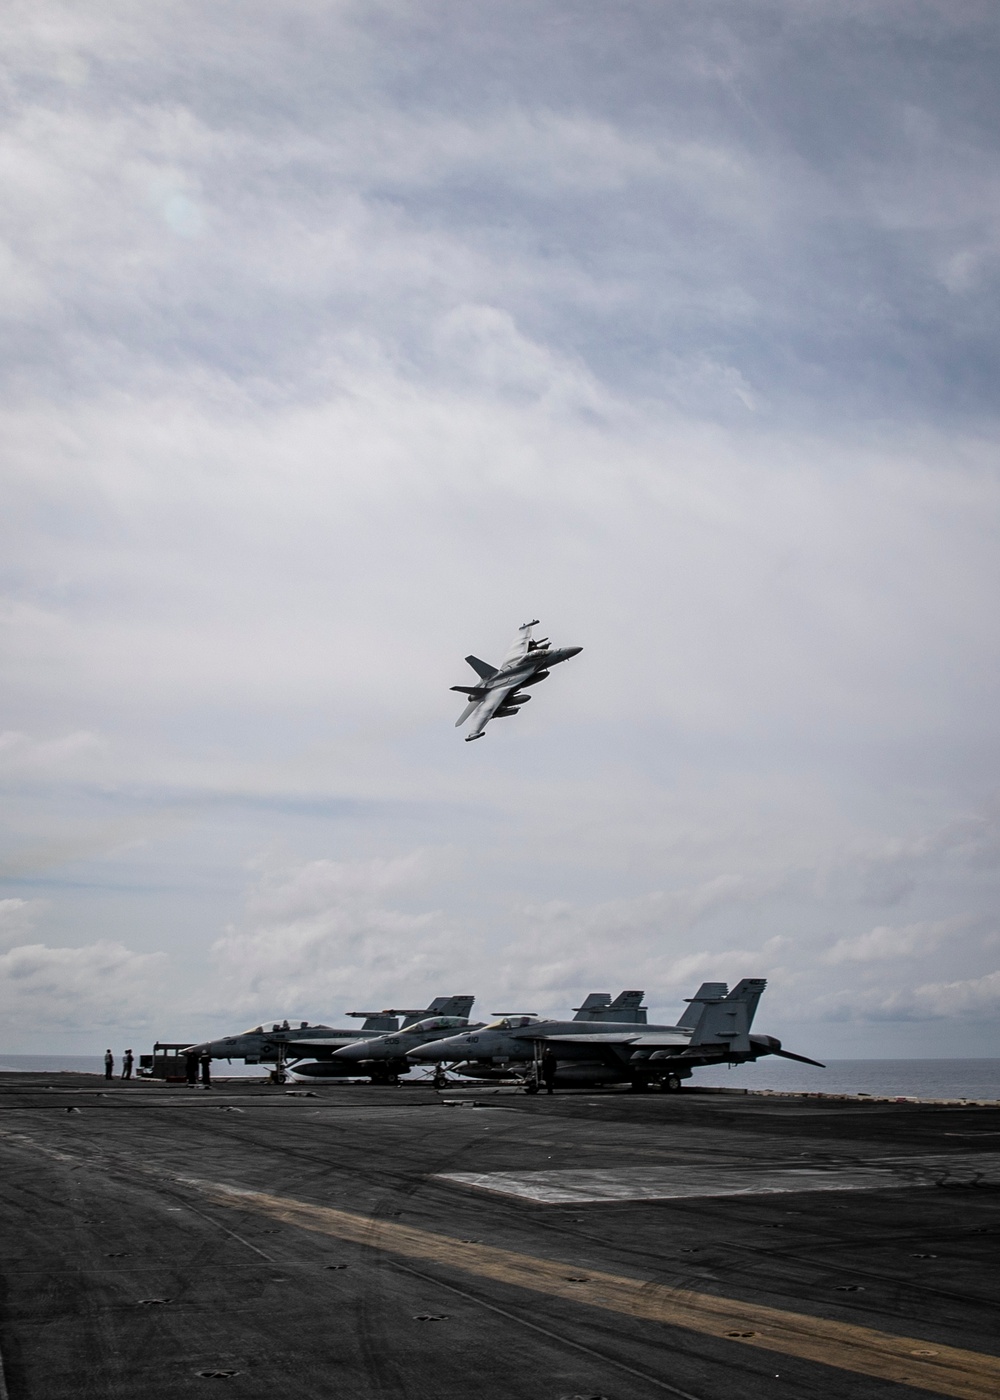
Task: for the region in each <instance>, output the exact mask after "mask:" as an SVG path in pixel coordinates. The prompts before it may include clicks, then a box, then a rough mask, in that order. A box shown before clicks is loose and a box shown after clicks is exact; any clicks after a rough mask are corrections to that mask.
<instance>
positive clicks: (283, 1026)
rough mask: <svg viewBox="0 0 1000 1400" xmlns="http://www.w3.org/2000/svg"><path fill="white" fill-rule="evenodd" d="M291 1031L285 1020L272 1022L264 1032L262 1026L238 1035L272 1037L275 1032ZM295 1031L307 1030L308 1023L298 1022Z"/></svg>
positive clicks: (253, 1027)
mask: <svg viewBox="0 0 1000 1400" xmlns="http://www.w3.org/2000/svg"><path fill="white" fill-rule="evenodd" d="M291 1029H292V1027H291V1026H290V1025H289V1024H288V1022H287V1020H286V1021H272V1022H271V1023H270V1029H269V1030H268V1031H265V1030H264V1027H263V1026H251V1027H250V1029H249V1030H246V1031H240V1035H273V1034H274V1032H275V1031H290V1030H291ZM296 1029H297V1030H300V1031H307V1030H309V1022H308V1021H300V1022H299V1024H298V1026H297V1027H296Z"/></svg>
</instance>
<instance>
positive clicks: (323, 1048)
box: [289, 996, 475, 1084]
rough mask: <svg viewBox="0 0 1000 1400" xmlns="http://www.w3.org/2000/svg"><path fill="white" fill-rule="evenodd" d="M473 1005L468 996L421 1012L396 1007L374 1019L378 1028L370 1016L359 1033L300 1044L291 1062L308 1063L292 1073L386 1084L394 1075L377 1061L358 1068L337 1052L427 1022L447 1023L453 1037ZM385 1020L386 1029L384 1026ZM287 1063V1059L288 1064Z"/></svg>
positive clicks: (439, 1000) (294, 1067) (445, 999)
mask: <svg viewBox="0 0 1000 1400" xmlns="http://www.w3.org/2000/svg"><path fill="white" fill-rule="evenodd" d="M474 1001H475V997H472V996H455V997H435V998H434V1000H433V1001H432V1002H431V1004H430V1006H428V1007H426V1008H425V1009H424V1010H423V1011H402V1010H400V1009H399V1008H398V1007H397V1008H393V1009H390V1010H388V1011H384V1012H381V1013H380V1014H379V1016H378V1019H379V1020H380V1021H381V1022H382V1024H381V1025H378V1026H372V1025H370V1024H369V1021H370V1020H372V1019H374V1015H373V1016H370V1017H369V1021H365V1024H364V1026H363V1027H362V1029H361V1032H358V1031H352V1032H347V1033H346V1035H345V1033H344V1032H340V1031H334V1032H333V1033H332V1034H331V1035H328V1036H317V1037H316V1038H315V1039H305V1040H300V1041H299V1042H298V1043H297V1044H296V1046H295V1056H294V1058H295V1059H296V1060H297V1061H298V1060H303V1059H305V1058H306V1057H309V1061H310V1062H309V1063H308V1064H299V1063H296V1064H294V1065H292V1066H291V1069H292V1073H293V1074H295V1075H301V1076H302V1077H303V1078H305V1079H346V1078H355V1077H357V1076H358V1075H364V1074H370V1075H371V1080H372V1083H373V1084H387V1083H389V1082H390V1081H391V1080H392V1079H393V1078H394V1077H395V1075H394V1072H392V1071H390V1070H388V1069H387V1068H386V1065H385V1063H384V1062H382V1061H381V1060H379V1061H378V1062H377V1063H376V1064H374V1065H369V1066H365V1067H361V1066H360V1065H358V1064H357V1063H356V1062H351V1061H348V1060H343V1059H340V1058H339V1056H338V1054H337V1052H338V1051H339V1050H343V1049H345V1048H346V1047H348V1046H351V1045H355V1044H367V1043H368V1042H369V1041H370V1040H371V1039H372V1038H373V1034H375V1035H377V1034H378V1033H379V1032H386V1031H387V1032H389V1033H391V1034H394V1035H395V1034H400V1033H401V1032H402V1031H404V1030H406V1029H407V1028H409V1027H411V1026H415V1025H417V1024H418V1023H419V1024H422V1023H424V1022H425V1021H426V1020H428V1019H431V1020H443V1021H449V1022H450V1023H451V1025H452V1027H453V1029H452V1031H451V1034H454V1033H455V1030H456V1029H458V1028H460V1027H463V1026H468V1024H469V1019H468V1017H469V1012H470V1011H471V1010H472V1003H473V1002H474ZM356 1014H360V1013H356ZM397 1018H398V1019H397ZM387 1019H388V1025H386V1024H385V1022H386V1020H387ZM366 1032H367V1034H366ZM291 1059H292V1056H291V1055H290V1056H289V1060H291ZM397 1072H398V1071H397Z"/></svg>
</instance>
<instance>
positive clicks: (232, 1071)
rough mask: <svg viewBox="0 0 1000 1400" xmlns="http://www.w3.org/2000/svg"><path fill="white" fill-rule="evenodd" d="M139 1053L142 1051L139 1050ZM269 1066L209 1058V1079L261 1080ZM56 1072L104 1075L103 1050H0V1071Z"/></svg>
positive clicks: (117, 1068) (119, 1060) (119, 1064)
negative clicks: (95, 1052)
mask: <svg viewBox="0 0 1000 1400" xmlns="http://www.w3.org/2000/svg"><path fill="white" fill-rule="evenodd" d="M142 1053H143V1054H145V1053H146V1052H145V1051H143V1052H142ZM138 1068H139V1051H138V1050H137V1051H136V1052H135V1069H133V1071H132V1073H133V1075H135V1074H136V1071H137V1070H138ZM270 1068H271V1066H270V1065H245V1064H243V1063H242V1061H240V1060H235V1061H234V1062H233V1063H232V1064H231V1065H227V1064H226V1062H225V1060H213V1061H212V1077H213V1079H229V1078H234V1079H235V1078H239V1079H244V1078H246V1079H261V1078H263V1077H264V1076H265V1075H266V1074H267V1072H268V1070H269V1069H270ZM5 1071H6V1072H7V1073H14V1074H31V1073H35V1074H59V1073H62V1072H64V1071H70V1072H72V1073H73V1074H99V1075H101V1076H102V1078H103V1076H104V1052H103V1050H102V1051H101V1053H100V1054H99V1055H4V1054H3V1053H0V1074H2V1073H4V1072H5ZM121 1071H122V1057H121V1055H120V1054H118V1055H115V1078H116V1079H117V1078H118V1076H119V1075H120V1074H121Z"/></svg>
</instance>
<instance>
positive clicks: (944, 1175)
mask: <svg viewBox="0 0 1000 1400" xmlns="http://www.w3.org/2000/svg"><path fill="white" fill-rule="evenodd" d="M977 1176H978V1177H979V1179H980V1180H983V1179H985V1178H988V1179H990V1180H991V1181H996V1180H998V1179H1000V1157H998V1156H996V1155H994V1154H992V1153H978V1152H977V1153H975V1154H969V1155H968V1156H964V1155H963V1156H956V1157H916V1158H908V1159H901V1160H898V1161H896V1162H894V1163H893V1164H892V1165H891V1166H890V1165H888V1164H887V1163H879V1164H878V1165H875V1164H872V1165H870V1166H868V1165H865V1164H863V1163H856V1162H851V1163H844V1164H843V1165H836V1164H830V1165H829V1166H823V1167H774V1166H770V1165H767V1164H763V1163H762V1164H761V1165H760V1166H757V1167H754V1166H742V1167H717V1166H710V1165H705V1166H696V1165H692V1164H690V1163H684V1164H676V1165H675V1164H672V1163H663V1164H662V1165H657V1166H642V1167H606V1168H590V1169H584V1168H574V1169H570V1170H567V1171H536V1172H445V1173H442V1174H441V1175H439V1176H437V1177H436V1178H435V1180H437V1181H447V1182H449V1183H451V1184H452V1185H455V1186H470V1187H472V1188H474V1189H475V1190H478V1191H490V1192H493V1193H494V1194H496V1195H500V1196H516V1197H520V1198H521V1199H522V1200H528V1201H535V1202H537V1203H539V1204H542V1205H571V1204H577V1205H579V1204H581V1203H583V1202H586V1201H669V1200H678V1199H683V1198H685V1197H698V1196H768V1195H775V1194H778V1193H785V1192H790V1191H882V1190H885V1189H886V1188H887V1187H898V1186H931V1185H933V1184H934V1183H935V1182H940V1181H942V1180H947V1181H951V1182H954V1184H955V1185H959V1184H962V1183H970V1184H971V1182H972V1181H973V1179H975V1178H976V1177H977Z"/></svg>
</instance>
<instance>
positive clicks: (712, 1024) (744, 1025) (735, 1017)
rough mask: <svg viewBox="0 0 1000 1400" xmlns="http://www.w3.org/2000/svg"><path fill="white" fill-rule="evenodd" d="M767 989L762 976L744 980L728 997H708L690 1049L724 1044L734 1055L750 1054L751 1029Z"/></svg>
mask: <svg viewBox="0 0 1000 1400" xmlns="http://www.w3.org/2000/svg"><path fill="white" fill-rule="evenodd" d="M766 986H767V982H766V981H765V979H764V978H763V977H744V978H743V980H742V982H739V983H737V985H736V986H735V987H734V988H733V990H732V991H731V992H730V993H729V995H728V996H726V997H723V998H721V999H716V998H714V997H713V998H711V999H709V998H705V1000H704V1002H703V1010H702V1013H701V1015H700V1017H699V1018H698V1024H697V1025H696V1026H695V1028H694V1034H693V1035H692V1037H691V1041H690V1044H691V1046H692V1047H693V1046H696V1045H722V1046H725V1047H726V1048H727V1049H728V1050H729V1051H731V1052H733V1053H739V1054H748V1053H749V1052H750V1027H751V1026H752V1025H753V1018H754V1014H755V1012H756V1010H757V1003H758V1002H759V1001H760V999H761V996H762V994H763V991H764V988H765V987H766Z"/></svg>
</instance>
